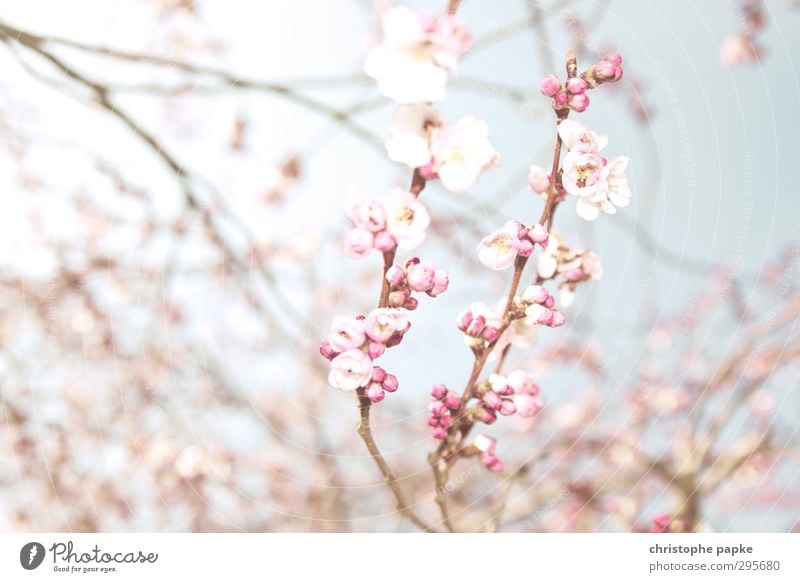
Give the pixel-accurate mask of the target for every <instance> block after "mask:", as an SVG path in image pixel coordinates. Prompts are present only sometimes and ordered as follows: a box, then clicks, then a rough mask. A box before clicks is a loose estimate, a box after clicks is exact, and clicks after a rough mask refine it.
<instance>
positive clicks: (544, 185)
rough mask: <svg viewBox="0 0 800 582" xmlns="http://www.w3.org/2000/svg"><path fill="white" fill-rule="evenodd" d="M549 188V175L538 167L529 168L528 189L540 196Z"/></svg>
mask: <svg viewBox="0 0 800 582" xmlns="http://www.w3.org/2000/svg"><path fill="white" fill-rule="evenodd" d="M549 187H550V174H549V173H548V172H547V170H545V169H544V168H540V167H539V166H531V169H530V172H529V173H528V188H530V189H531V190H533V191H534V192H536V193H537V194H542V193H543V192H546V191H547V189H548V188H549Z"/></svg>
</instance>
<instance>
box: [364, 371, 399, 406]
mask: <svg viewBox="0 0 800 582" xmlns="http://www.w3.org/2000/svg"><path fill="white" fill-rule="evenodd" d="M398 386H399V383H398V382H397V376H395V375H394V374H389V373H387V372H386V370H384V369H383V368H381V367H380V366H375V367H374V368H372V380H371V381H370V383H369V385H367V389H366V390H365V391H364V395H365V396H366V397H367V398H369V399H370V401H371V402H380V401H381V400H383V399H384V398H385V397H386V392H395V391H396V390H397V387H398Z"/></svg>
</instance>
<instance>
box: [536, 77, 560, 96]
mask: <svg viewBox="0 0 800 582" xmlns="http://www.w3.org/2000/svg"><path fill="white" fill-rule="evenodd" d="M541 90H542V94H543V95H545V96H547V97H555V95H556V94H557V93H558V92H559V91H560V90H561V81H560V80H559V79H558V77H556V76H555V75H547V76H546V77H545V78H544V79H542V84H541Z"/></svg>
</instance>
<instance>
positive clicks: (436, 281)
mask: <svg viewBox="0 0 800 582" xmlns="http://www.w3.org/2000/svg"><path fill="white" fill-rule="evenodd" d="M449 285H450V276H449V275H448V274H447V271H443V270H441V269H437V270H436V272H435V273H434V277H433V287H432V288H431V289H430V291H428V295H430V296H431V297H436V296H437V295H439V294H441V293H444V292H445V291H447V288H448V287H449Z"/></svg>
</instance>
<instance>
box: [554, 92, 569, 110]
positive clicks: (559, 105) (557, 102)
mask: <svg viewBox="0 0 800 582" xmlns="http://www.w3.org/2000/svg"><path fill="white" fill-rule="evenodd" d="M568 101H569V93H567V92H566V91H564V92H562V93H559V94H558V95H556V96H555V97H553V107H555V108H556V109H563V108H564V107H566V106H567V102H568Z"/></svg>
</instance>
